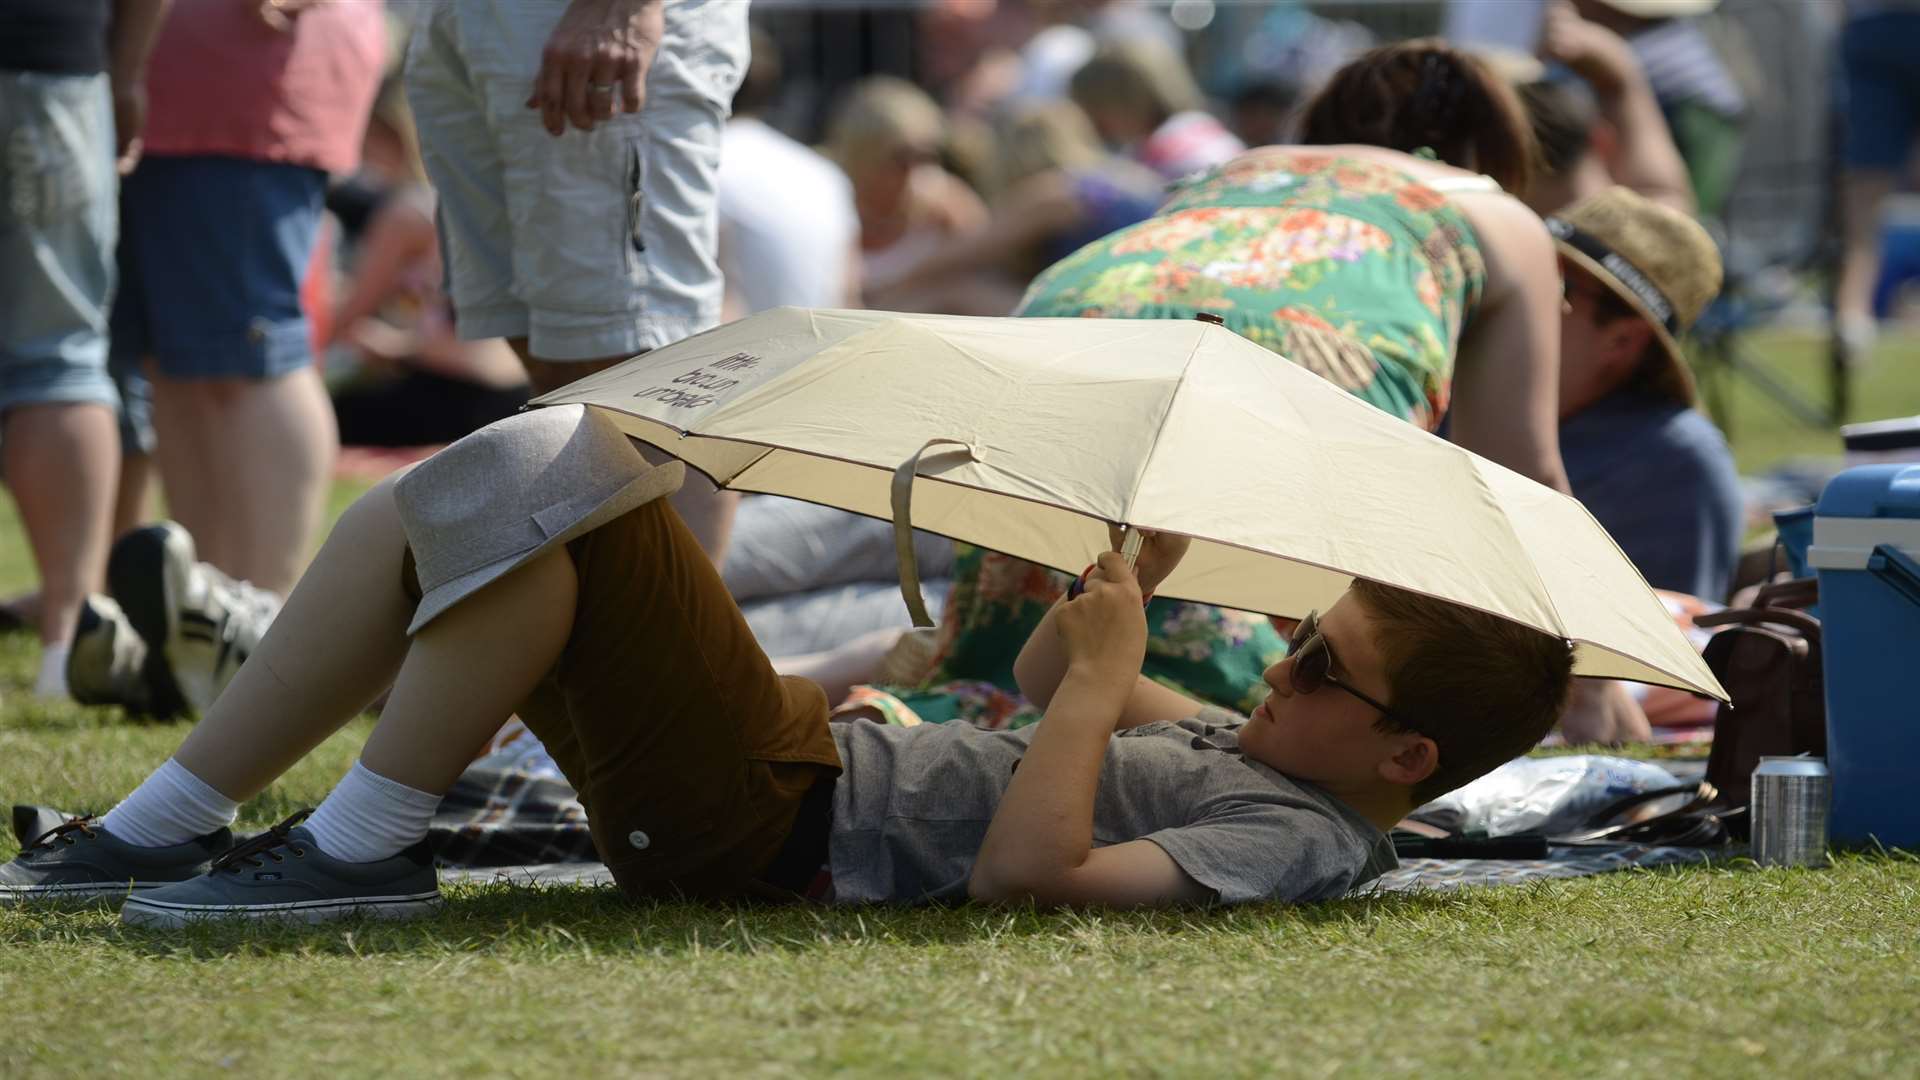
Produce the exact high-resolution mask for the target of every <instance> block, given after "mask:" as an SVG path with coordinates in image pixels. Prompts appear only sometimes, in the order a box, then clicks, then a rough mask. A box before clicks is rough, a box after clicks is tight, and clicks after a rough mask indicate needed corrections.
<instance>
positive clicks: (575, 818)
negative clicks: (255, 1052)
mask: <svg viewBox="0 0 1920 1080" xmlns="http://www.w3.org/2000/svg"><path fill="white" fill-rule="evenodd" d="M558 771H559V770H558V769H557V767H555V766H554V765H553V763H552V760H551V759H550V758H548V757H546V751H545V749H544V748H542V747H541V746H540V744H539V743H538V742H537V741H534V740H528V739H521V740H517V741H509V742H507V743H506V744H505V745H504V746H501V747H500V748H499V749H498V750H496V751H495V752H494V753H492V754H490V755H488V756H487V757H485V758H482V759H481V760H480V761H478V762H476V763H475V764H474V766H473V767H471V768H469V769H468V770H467V771H466V773H465V774H463V775H462V776H461V777H460V780H459V782H458V783H456V784H455V785H454V786H453V790H452V791H450V792H448V793H447V797H446V799H445V801H443V802H442V803H441V804H440V810H439V812H438V813H437V814H436V815H435V816H434V820H433V827H432V834H433V838H434V840H435V841H436V842H437V859H438V861H439V863H440V866H441V868H442V877H443V878H445V879H446V880H449V881H468V882H491V881H510V882H517V883H521V884H528V885H601V884H611V883H612V881H613V878H612V875H611V874H610V873H609V872H608V870H607V868H606V867H605V866H603V865H601V864H600V862H599V855H598V854H597V853H596V852H595V851H594V849H593V838H592V836H591V835H590V834H589V833H588V831H587V815H586V810H585V809H584V808H583V807H582V806H581V805H580V801H579V799H578V798H576V797H575V795H574V791H573V788H572V787H570V786H569V785H568V784H567V782H566V781H565V780H563V779H559V778H558ZM1715 854H1724V852H1716V851H1712V850H1708V849H1702V848H1681V847H1649V846H1645V845H1640V844H1608V845H1604V846H1597V845H1596V846H1583V847H1558V846H1556V847H1554V848H1552V849H1550V850H1549V852H1548V855H1547V857H1546V858H1544V859H1402V860H1401V863H1400V868H1399V869H1397V870H1392V871H1389V872H1388V873H1386V874H1384V875H1382V876H1381V877H1380V878H1379V879H1378V880H1376V881H1375V882H1373V883H1372V884H1370V885H1368V886H1366V887H1365V888H1366V889H1368V890H1377V891H1380V892H1406V891H1411V890H1415V889H1457V888H1460V887H1461V886H1464V885H1517V884H1520V883H1522V882H1527V881H1545V880H1550V879H1554V878H1574V877H1586V876H1588V875H1590V874H1605V873H1609V872H1612V871H1615V870H1625V869H1629V868H1632V867H1641V868H1649V867H1656V866H1681V865H1688V864H1692V863H1701V862H1705V861H1707V860H1708V859H1709V858H1711V857H1713V856H1714V855H1715Z"/></svg>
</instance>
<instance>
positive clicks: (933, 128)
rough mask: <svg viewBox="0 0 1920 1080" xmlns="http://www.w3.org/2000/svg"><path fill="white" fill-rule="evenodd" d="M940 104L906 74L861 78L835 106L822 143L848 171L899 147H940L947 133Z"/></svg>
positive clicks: (856, 168) (897, 149) (871, 161)
mask: <svg viewBox="0 0 1920 1080" xmlns="http://www.w3.org/2000/svg"><path fill="white" fill-rule="evenodd" d="M946 133H947V124H946V117H945V116H943V115H942V114H941V112H940V106H938V105H936V104H934V101H933V99H932V98H930V97H928V96H927V94H926V92H925V91H923V90H921V89H920V88H919V87H917V86H915V85H913V84H912V83H910V82H907V81H906V80H905V79H896V78H894V77H892V76H890V75H876V76H874V77H872V78H868V79H862V80H860V81H859V82H858V83H855V84H854V87H853V89H852V90H851V91H850V92H849V93H848V94H847V96H846V98H845V99H844V100H842V101H841V103H840V107H839V108H838V109H836V110H834V114H833V119H832V120H831V121H829V122H828V124H827V139H826V144H825V146H824V147H823V149H824V150H825V151H826V154H827V156H828V157H830V158H832V159H833V160H835V161H837V162H839V164H840V167H841V168H843V169H845V170H847V171H848V172H850V173H851V172H856V171H859V170H860V169H862V168H863V167H865V166H866V165H868V164H871V163H873V162H875V161H879V160H881V159H883V158H885V157H887V156H889V155H891V154H894V153H896V152H898V151H899V150H900V149H902V148H912V147H931V148H938V147H939V146H940V145H941V143H943V142H944V141H945V139H946Z"/></svg>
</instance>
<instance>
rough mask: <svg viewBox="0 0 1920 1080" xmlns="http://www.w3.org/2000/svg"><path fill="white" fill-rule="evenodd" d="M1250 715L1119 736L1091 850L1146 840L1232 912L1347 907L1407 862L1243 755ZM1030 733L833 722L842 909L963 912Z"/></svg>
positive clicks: (1301, 787) (1103, 780)
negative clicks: (1277, 906) (880, 906)
mask: <svg viewBox="0 0 1920 1080" xmlns="http://www.w3.org/2000/svg"><path fill="white" fill-rule="evenodd" d="M1245 722H1246V718H1245V717H1243V716H1239V715H1236V714H1234V713H1229V712H1227V711H1225V710H1221V709H1212V708H1209V709H1205V710H1203V711H1202V712H1201V713H1200V715H1199V716H1197V717H1195V718H1194V719H1191V720H1182V721H1180V722H1179V723H1164V722H1162V723H1155V724H1146V725H1143V726H1141V727H1137V728H1131V729H1128V730H1125V731H1121V732H1117V733H1116V734H1115V736H1114V738H1113V739H1112V740H1110V741H1109V742H1108V744H1107V756H1106V761H1105V763H1104V764H1103V765H1102V766H1101V768H1100V786H1099V789H1098V791H1097V793H1096V794H1095V797H1094V809H1093V842H1094V846H1096V847H1101V846H1105V845H1107V844H1118V843H1123V842H1125V841H1128V840H1138V839H1146V840H1150V841H1152V842H1153V843H1155V844H1157V845H1159V846H1160V848H1161V849H1162V850H1164V851H1165V852H1166V853H1167V854H1168V855H1170V856H1172V857H1173V861H1174V862H1176V863H1178V864H1179V865H1180V868H1181V869H1182V870H1184V871H1186V872H1187V874H1188V875H1189V876H1191V877H1192V878H1193V879H1194V880H1195V881H1198V882H1200V883H1201V884H1202V885H1205V886H1206V887H1207V888H1209V889H1212V890H1213V891H1214V894H1215V895H1216V896H1217V897H1218V898H1219V899H1220V900H1221V901H1222V902H1225V903H1240V902H1244V901H1250V900H1295V901H1304V900H1319V899H1324V898H1326V897H1331V896H1339V895H1341V894H1342V893H1345V892H1346V891H1347V890H1349V889H1351V888H1353V887H1354V886H1356V885H1359V884H1362V883H1364V882H1367V881H1371V880H1373V879H1374V878H1376V877H1378V876H1379V875H1380V874H1381V873H1383V872H1385V871H1387V870H1390V869H1392V868H1393V867H1394V866H1396V865H1398V864H1397V863H1396V861H1395V860H1394V856H1393V846H1392V844H1391V843H1390V842H1388V840H1387V838H1386V836H1385V834H1383V833H1382V832H1381V831H1380V830H1379V829H1378V828H1375V827H1374V825H1373V824H1372V823H1371V822H1369V821H1367V820H1366V819H1365V818H1362V817H1361V816H1360V815H1359V814H1357V813H1355V812H1354V811H1353V810H1351V809H1349V808H1348V807H1347V806H1345V805H1343V804H1342V803H1340V802H1339V801H1338V800H1336V799H1334V798H1333V797H1332V796H1330V795H1328V794H1327V793H1326V792H1324V791H1322V790H1320V789H1319V788H1317V787H1315V786H1313V785H1311V784H1308V783H1304V782H1302V781H1298V780H1294V779H1292V778H1290V777H1287V776H1285V775H1283V774H1281V773H1279V772H1276V771H1274V770H1273V769H1270V768H1268V767H1266V766H1265V765H1262V764H1260V763H1259V762H1256V761H1250V760H1247V759H1245V758H1243V757H1242V756H1241V754H1240V748H1239V728H1240V725H1241V724H1243V723H1245ZM1035 730H1036V729H1035V728H1033V727H1026V728H1021V729H1020V730H1017V731H982V730H980V729H978V728H974V727H971V726H968V725H966V724H922V725H919V726H917V727H910V728H902V727H894V726H890V725H886V724H874V723H866V722H858V723H842V724H834V725H833V736H834V741H835V742H836V743H837V744H838V745H839V748H840V760H841V762H842V763H843V764H844V766H845V770H846V771H845V772H844V773H842V775H841V777H840V782H839V784H838V786H837V787H836V789H835V791H834V795H833V831H832V833H831V836H830V840H829V844H828V861H829V864H830V867H831V869H832V872H833V891H834V899H835V900H836V901H837V902H842V903H861V902H877V901H916V900H958V899H963V898H965V896H966V892H967V876H968V874H970V873H971V872H972V869H973V862H974V859H975V857H976V856H977V855H978V854H979V851H980V843H981V841H982V840H984V839H985V838H986V835H987V825H988V823H989V822H990V821H992V819H993V812H994V810H995V809H996V808H997V807H998V806H999V805H1000V797H1001V795H1003V794H1004V793H1005V792H1006V790H1007V784H1008V782H1009V781H1010V780H1011V779H1012V777H1013V770H1014V769H1015V768H1017V767H1018V766H1019V764H1020V758H1021V755H1023V754H1025V753H1026V751H1027V746H1028V745H1029V743H1031V742H1032V739H1033V734H1034V731H1035Z"/></svg>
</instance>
